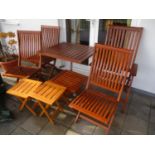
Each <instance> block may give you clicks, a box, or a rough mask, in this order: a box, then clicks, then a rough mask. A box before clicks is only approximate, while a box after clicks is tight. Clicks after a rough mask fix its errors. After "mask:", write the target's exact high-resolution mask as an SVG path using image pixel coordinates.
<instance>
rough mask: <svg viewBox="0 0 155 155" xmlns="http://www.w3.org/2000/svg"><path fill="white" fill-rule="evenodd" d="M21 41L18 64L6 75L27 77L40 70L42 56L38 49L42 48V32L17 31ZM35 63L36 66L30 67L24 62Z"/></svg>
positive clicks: (5, 74)
mask: <svg viewBox="0 0 155 155" xmlns="http://www.w3.org/2000/svg"><path fill="white" fill-rule="evenodd" d="M17 34H18V42H19V58H18V66H12V68H10V69H9V70H8V71H7V72H6V73H4V76H11V77H16V78H25V77H29V76H32V74H34V73H35V72H36V71H37V70H39V64H40V57H39V53H38V51H39V50H41V32H40V31H17ZM23 61H27V62H32V63H35V64H36V65H38V66H36V67H30V66H29V67H28V66H26V65H23V64H22V62H23Z"/></svg>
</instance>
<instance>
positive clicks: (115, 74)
mask: <svg viewBox="0 0 155 155" xmlns="http://www.w3.org/2000/svg"><path fill="white" fill-rule="evenodd" d="M131 58H132V52H131V51H130V50H127V49H121V48H113V47H111V46H107V45H101V44H96V45H95V52H94V55H93V61H92V65H91V72H90V76H89V80H88V83H87V88H88V87H89V85H95V86H98V87H101V88H104V89H106V90H109V91H112V92H114V93H117V94H119V98H120V95H121V93H122V90H123V87H124V84H125V81H126V77H127V74H128V71H129V67H130V63H131ZM119 98H118V99H119Z"/></svg>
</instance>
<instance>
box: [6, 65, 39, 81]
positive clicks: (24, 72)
mask: <svg viewBox="0 0 155 155" xmlns="http://www.w3.org/2000/svg"><path fill="white" fill-rule="evenodd" d="M38 70H39V69H37V68H32V67H23V66H16V67H12V68H10V69H9V70H8V71H7V72H5V73H4V74H3V75H4V76H9V77H15V78H25V77H29V76H31V75H32V74H34V73H36V72H37V71H38Z"/></svg>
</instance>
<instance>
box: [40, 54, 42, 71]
mask: <svg viewBox="0 0 155 155" xmlns="http://www.w3.org/2000/svg"><path fill="white" fill-rule="evenodd" d="M41 66H42V56H41V54H40V61H39V68H41Z"/></svg>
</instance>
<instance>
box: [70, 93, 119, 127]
mask: <svg viewBox="0 0 155 155" xmlns="http://www.w3.org/2000/svg"><path fill="white" fill-rule="evenodd" d="M69 107H71V108H73V109H75V110H77V111H79V112H81V113H82V114H85V115H87V116H89V117H91V118H93V119H95V120H97V121H99V122H101V123H103V124H105V125H107V126H108V125H109V124H110V122H111V120H112V119H113V116H114V114H115V111H116V109H117V101H116V99H115V98H114V97H110V96H107V95H106V94H103V93H100V92H97V91H94V90H85V91H84V92H82V93H81V94H80V95H79V96H78V97H77V98H75V99H74V100H73V101H72V102H71V103H70V104H69Z"/></svg>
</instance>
